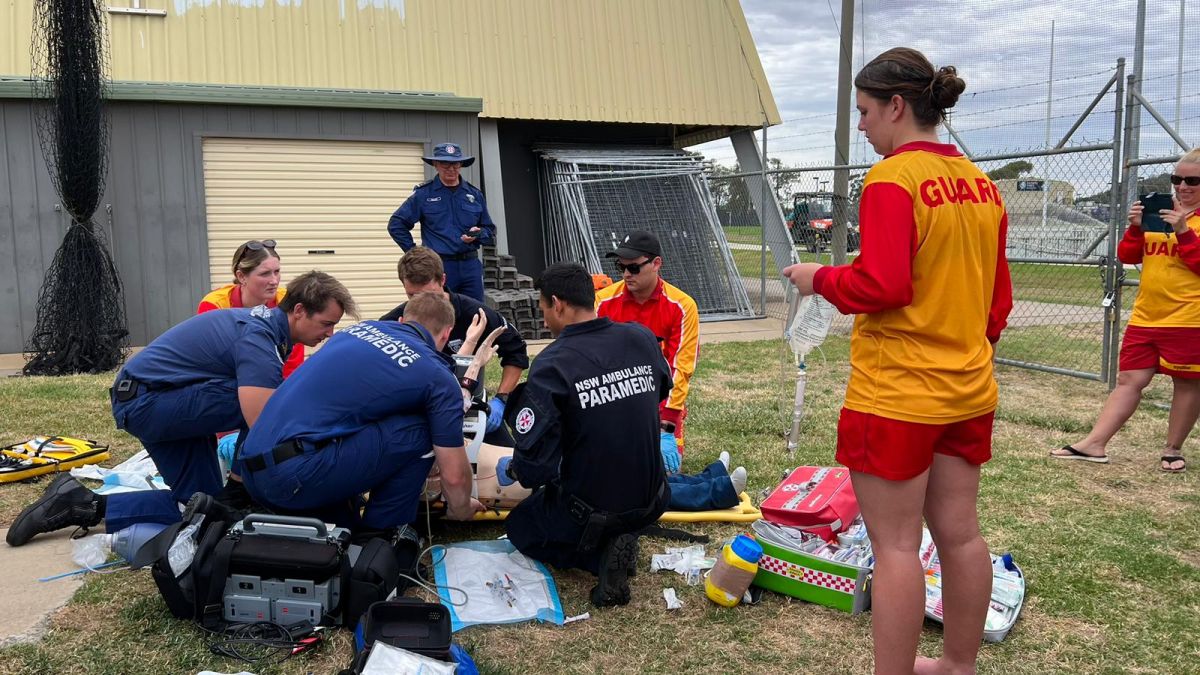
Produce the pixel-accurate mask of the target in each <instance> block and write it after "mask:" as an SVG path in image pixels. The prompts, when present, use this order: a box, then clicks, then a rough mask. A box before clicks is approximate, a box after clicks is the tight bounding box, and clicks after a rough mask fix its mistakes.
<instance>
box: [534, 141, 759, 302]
mask: <svg viewBox="0 0 1200 675" xmlns="http://www.w3.org/2000/svg"><path fill="white" fill-rule="evenodd" d="M534 151H535V152H536V153H538V154H539V155H540V156H541V159H542V164H541V169H542V171H541V174H542V176H541V179H542V201H543V204H542V206H543V208H542V213H543V219H542V229H543V236H544V241H545V242H546V262H547V263H553V262H566V261H570V262H579V263H582V264H583V266H584V267H586V268H587V269H588V272H590V273H592V274H608V275H609V276H614V275H615V269H614V268H613V264H612V263H611V262H610V261H608V260H606V259H605V257H604V254H605V253H607V252H608V251H611V250H613V249H615V248H616V247H617V244H618V243H619V242H620V241H621V240H622V239H623V238H624V237H625V235H626V234H627V233H628V232H629V231H630V230H646V231H648V232H651V233H653V234H654V235H655V236H657V237H658V239H659V242H660V243H661V244H662V253H663V268H662V276H663V278H664V279H666V280H667V281H668V282H670V283H671V284H674V285H675V286H678V287H679V288H680V289H682V290H683V291H684V292H685V293H687V294H688V295H690V296H692V299H694V300H695V301H696V306H697V308H698V310H699V314H700V320H701V321H714V320H721V319H735V318H736V319H741V318H747V317H751V316H754V310H753V309H751V306H750V299H749V297H748V296H747V294H746V288H745V286H744V284H743V282H742V278H741V276H740V275H739V274H738V271H737V268H736V266H735V265H734V260H733V256H732V254H731V253H730V250H729V243H728V242H727V241H726V239H725V233H724V231H723V230H722V229H721V226H720V223H719V222H718V220H717V211H716V207H715V205H714V202H713V198H712V195H711V193H710V192H709V189H708V182H707V181H706V179H705V174H706V171H707V170H708V165H707V164H706V162H705V161H704V159H703V158H702V157H698V156H695V155H691V154H688V153H685V152H681V151H678V150H672V149H665V148H613V147H611V146H608V147H604V148H597V147H577V146H572V147H558V146H540V147H535V148H534Z"/></svg>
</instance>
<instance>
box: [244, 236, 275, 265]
mask: <svg viewBox="0 0 1200 675" xmlns="http://www.w3.org/2000/svg"><path fill="white" fill-rule="evenodd" d="M264 248H265V249H268V250H271V251H274V250H275V240H274V239H263V240H262V241H259V240H257V239H251V240H250V241H248V242H246V243H244V244H242V252H241V253H240V254H238V259H237V262H239V263H240V262H242V258H245V257H246V251H261V250H263V249H264ZM234 265H237V263H234Z"/></svg>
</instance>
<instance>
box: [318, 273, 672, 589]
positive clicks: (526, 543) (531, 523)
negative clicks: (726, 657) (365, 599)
mask: <svg viewBox="0 0 1200 675" xmlns="http://www.w3.org/2000/svg"><path fill="white" fill-rule="evenodd" d="M536 286H537V288H538V289H539V290H540V291H541V293H540V297H539V298H538V304H539V306H540V307H541V309H542V314H543V316H544V321H545V323H546V326H547V327H548V328H549V329H550V331H551V332H552V333H553V334H554V335H555V336H556V337H557V338H558V339H556V340H555V341H554V342H553V343H551V344H550V346H548V347H546V349H545V350H543V351H542V353H541V355H539V356H538V357H537V359H536V360H534V362H533V367H532V368H530V370H529V377H528V379H527V381H526V382H525V383H524V384H522V385H520V386H519V387H517V389H516V391H515V392H513V395H512V398H511V399H510V401H509V405H508V410H507V413H506V415H505V421H506V422H507V423H508V424H509V426H511V427H512V429H513V431H514V438H515V439H516V449H515V450H514V451H513V457H512V461H511V462H510V463H508V464H507V465H506V466H505V467H503V468H502V469H500V470H501V471H503V472H504V473H505V474H506V476H505V477H506V478H507V479H516V480H518V481H520V482H521V485H523V486H525V487H527V488H530V489H532V490H533V491H534V492H533V494H532V495H530V496H529V497H528V498H526V499H525V500H524V501H522V502H521V503H520V504H518V505H517V506H516V508H514V509H513V510H512V512H511V513H510V514H509V516H508V519H507V520H505V521H504V527H505V529H506V530H507V531H508V538H509V541H511V542H512V543H513V545H514V546H516V547H517V549H518V550H520V551H521V552H522V553H524V554H525V555H528V556H530V557H532V558H536V559H538V560H541V561H542V562H546V563H549V564H551V565H554V566H555V567H559V568H579V569H584V570H587V571H589V572H591V573H593V574H596V575H597V576H598V577H599V583H598V584H597V585H596V586H595V587H594V588H593V589H592V591H591V600H592V604H594V605H596V606H597V607H605V606H610V605H624V604H627V603H628V602H629V582H628V579H627V576H628V574H629V572H630V571H631V570H633V569H634V567H635V565H636V563H637V535H636V533H637V532H638V531H639V530H641V529H642V528H644V527H645V526H647V525H649V524H651V523H653V522H654V521H656V520H658V517H659V516H660V515H662V513H663V511H664V510H666V507H667V503H668V501H669V500H670V492H671V491H670V488H668V487H667V483H666V481H665V480H664V477H663V462H662V455H661V454H660V453H659V447H658V446H659V443H658V440H659V439H658V423H659V418H658V404H659V401H661V400H663V399H664V398H666V396H667V394H669V393H670V390H671V371H670V369H669V368H668V366H667V362H666V361H665V360H664V359H663V356H662V350H661V349H659V347H658V341H657V340H655V338H654V334H653V333H651V332H650V331H649V330H648V329H647V328H646V327H645V326H641V325H638V324H634V323H614V322H613V321H611V320H610V319H604V318H597V317H596V311H595V309H594V306H595V291H594V290H593V287H592V278H591V276H590V275H589V274H588V273H587V271H585V270H584V269H583V267H581V266H579V265H576V264H564V263H559V264H555V265H551V266H550V267H548V268H546V270H545V271H544V272H542V275H541V278H540V279H539V280H538V282H537V285H536ZM307 367H308V366H305V368H307Z"/></svg>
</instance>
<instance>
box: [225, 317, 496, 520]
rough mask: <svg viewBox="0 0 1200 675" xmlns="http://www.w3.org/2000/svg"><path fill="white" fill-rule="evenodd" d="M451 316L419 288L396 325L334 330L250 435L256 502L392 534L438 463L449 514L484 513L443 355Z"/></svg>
mask: <svg viewBox="0 0 1200 675" xmlns="http://www.w3.org/2000/svg"><path fill="white" fill-rule="evenodd" d="M453 324H454V310H453V309H452V308H451V307H450V303H449V301H447V300H446V298H445V297H444V296H442V295H440V294H437V293H421V294H419V295H417V296H415V297H413V299H412V300H410V301H409V302H408V307H407V309H406V311H405V316H404V323H396V322H394V321H363V322H360V323H357V324H355V325H353V326H351V327H350V328H347V329H345V330H343V331H341V332H339V333H338V334H337V335H335V336H334V337H333V339H331V340H330V341H329V343H328V344H326V345H325V346H324V347H323V348H322V349H321V351H319V352H317V353H316V354H314V355H313V356H312V357H311V358H310V359H309V360H308V361H306V362H305V364H304V367H303V368H299V369H297V370H296V372H295V373H293V374H292V376H291V377H289V378H288V379H287V381H285V382H284V383H283V385H282V386H280V387H279V390H278V391H276V392H275V395H274V396H272V397H271V399H270V401H268V402H267V406H266V407H265V408H264V409H263V412H262V415H261V416H260V417H259V419H258V423H257V424H255V425H254V426H253V427H252V428H251V429H250V432H249V433H248V434H247V435H246V441H245V443H244V445H243V446H242V451H241V453H240V455H239V456H238V466H237V468H238V469H240V471H241V475H242V480H243V481H244V482H245V484H246V490H247V491H249V493H250V495H251V497H253V498H254V501H255V502H256V503H258V504H261V505H263V506H266V507H268V508H270V509H271V510H273V511H276V512H278V513H283V514H289V515H305V516H313V517H318V518H321V519H323V520H325V521H326V522H332V523H336V524H338V525H340V526H343V527H348V528H350V529H351V530H352V531H355V532H362V531H365V530H389V529H392V528H396V527H399V526H401V525H404V524H406V523H410V522H412V521H413V520H415V519H416V515H417V502H418V499H419V497H420V495H421V493H422V490H423V487H424V485H425V479H426V477H428V475H429V470H430V468H432V466H433V464H434V462H435V461H436V462H437V464H438V467H439V469H440V472H441V479H442V487H443V494H444V496H445V499H446V506H447V516H448V517H450V518H453V519H456V520H469V519H470V518H472V517H473V516H474V515H475V512H476V511H481V510H483V505H482V504H480V503H479V502H478V501H476V500H474V499H472V498H471V487H472V484H473V477H472V474H471V465H470V462H469V461H468V460H467V454H466V449H465V448H464V446H463V429H462V427H463V402H464V396H463V390H462V388H461V387H460V383H459V381H458V380H457V379H456V378H455V376H454V370H453V361H452V360H451V359H450V357H448V356H446V355H444V354H442V353H441V349H442V346H443V345H444V344H445V342H446V340H447V338H449V336H450V327H451V326H452V325H453ZM367 492H369V493H370V496H369V499H368V500H367V502H366V508H365V509H363V510H362V513H361V515H360V514H359V507H360V506H361V495H362V494H363V493H367Z"/></svg>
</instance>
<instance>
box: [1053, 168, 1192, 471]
mask: <svg viewBox="0 0 1200 675" xmlns="http://www.w3.org/2000/svg"><path fill="white" fill-rule="evenodd" d="M1171 184H1172V185H1174V186H1175V195H1174V208H1171V209H1166V210H1162V211H1161V212H1160V213H1159V215H1160V217H1161V219H1162V222H1163V223H1164V224H1165V227H1163V228H1155V229H1156V230H1161V231H1153V232H1150V231H1146V229H1145V228H1143V226H1142V225H1143V222H1142V216H1143V215H1144V207H1143V205H1142V203H1141V202H1140V201H1139V202H1135V203H1134V204H1133V207H1132V208H1130V209H1129V229H1127V230H1125V237H1124V238H1123V239H1121V243H1120V244H1119V245H1118V247H1117V257H1118V258H1119V259H1120V260H1121V262H1123V263H1125V264H1126V265H1136V264H1138V263H1141V265H1142V274H1141V277H1140V279H1139V281H1138V294H1137V299H1136V300H1134V301H1133V315H1132V316H1131V317H1130V318H1129V325H1128V326H1127V327H1126V328H1125V338H1124V339H1123V340H1122V341H1121V356H1120V364H1119V366H1118V368H1119V372H1118V373H1117V386H1116V388H1114V389H1113V391H1112V393H1111V394H1109V395H1108V400H1107V401H1105V402H1104V408H1103V409H1102V410H1101V411H1100V418H1099V419H1098V420H1096V425H1095V426H1094V427H1092V431H1091V432H1090V433H1089V434H1088V435H1087V436H1086V437H1085V438H1084V439H1083V440H1082V441H1079V442H1077V443H1072V444H1071V445H1064V446H1063V447H1062V448H1061V449H1058V450H1055V451H1053V452H1052V453H1050V454H1051V455H1053V456H1054V457H1057V458H1059V459H1082V460H1086V461H1089V462H1097V463H1101V464H1103V463H1106V462H1108V452H1107V446H1108V442H1109V441H1110V440H1111V439H1112V437H1113V436H1115V435H1116V433H1117V432H1118V431H1120V429H1121V427H1122V426H1123V425H1124V424H1125V421H1126V420H1128V419H1129V417H1130V416H1131V415H1133V412H1134V411H1135V410H1137V406H1138V403H1139V402H1140V401H1141V400H1142V390H1143V389H1145V388H1146V386H1147V385H1149V384H1150V380H1152V379H1154V375H1155V373H1163V374H1164V375H1169V376H1171V381H1172V383H1173V384H1174V393H1173V395H1172V396H1171V412H1170V415H1169V417H1168V418H1167V444H1166V447H1165V448H1164V449H1163V453H1162V457H1160V458H1159V460H1160V462H1161V464H1160V468H1161V469H1162V470H1163V471H1166V472H1168V473H1180V472H1182V471H1184V470H1185V469H1186V468H1187V463H1186V462H1185V461H1184V458H1183V452H1182V450H1181V448H1182V447H1183V442H1184V441H1186V440H1187V437H1188V434H1190V433H1191V431H1192V427H1194V426H1195V425H1196V418H1197V417H1198V416H1200V236H1197V235H1200V215H1197V209H1200V149H1195V150H1192V151H1190V152H1188V153H1187V154H1185V155H1184V156H1183V157H1182V158H1180V160H1179V163H1178V164H1176V165H1175V171H1174V172H1173V173H1172V174H1171Z"/></svg>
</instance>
